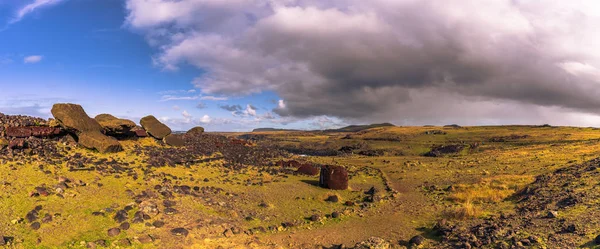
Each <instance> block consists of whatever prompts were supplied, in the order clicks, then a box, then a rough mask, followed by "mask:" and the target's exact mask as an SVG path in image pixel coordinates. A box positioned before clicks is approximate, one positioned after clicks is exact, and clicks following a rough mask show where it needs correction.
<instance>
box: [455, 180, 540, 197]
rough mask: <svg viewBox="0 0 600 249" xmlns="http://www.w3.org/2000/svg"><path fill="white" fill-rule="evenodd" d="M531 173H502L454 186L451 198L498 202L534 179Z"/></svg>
mask: <svg viewBox="0 0 600 249" xmlns="http://www.w3.org/2000/svg"><path fill="white" fill-rule="evenodd" d="M534 179H535V178H534V177H533V176H530V175H502V176H494V177H489V178H484V179H481V180H480V181H479V182H478V183H475V184H459V185H456V186H455V187H454V191H453V193H452V194H451V195H450V197H449V198H450V200H453V201H456V202H460V203H470V202H473V203H475V204H479V203H497V202H500V201H502V200H504V199H506V198H507V197H509V196H511V195H513V194H514V193H515V192H517V191H518V190H520V189H521V188H523V187H525V186H526V185H527V184H529V183H531V182H533V181H534Z"/></svg>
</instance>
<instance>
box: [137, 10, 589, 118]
mask: <svg viewBox="0 0 600 249" xmlns="http://www.w3.org/2000/svg"><path fill="white" fill-rule="evenodd" d="M141 2H144V1H141V0H140V1H134V0H130V1H129V3H130V4H129V5H128V6H129V10H130V13H131V14H130V16H129V19H128V20H129V24H130V25H131V26H133V27H134V28H138V29H142V30H146V32H149V33H152V32H153V31H151V30H149V29H145V28H147V27H148V25H150V26H152V27H163V28H168V27H169V25H170V24H173V23H175V24H178V25H183V26H185V27H186V28H188V29H189V30H191V31H190V32H183V33H177V39H172V40H175V42H170V43H168V44H166V46H164V47H163V48H164V49H163V50H162V52H161V54H160V55H159V57H158V58H157V60H156V61H157V63H159V64H160V65H162V66H164V67H165V68H167V69H176V68H177V65H178V64H180V63H182V62H188V63H191V64H193V65H195V66H197V67H199V68H203V69H205V70H207V74H205V75H204V76H202V77H200V78H198V79H196V81H195V84H196V86H198V87H200V88H201V89H202V90H203V91H204V92H206V93H217V94H224V95H238V94H247V93H252V92H260V91H264V90H272V91H275V92H277V93H278V95H279V96H280V97H281V98H282V99H283V101H285V105H279V106H278V107H277V108H276V109H275V110H274V112H275V113H277V114H279V115H281V116H293V117H309V116H319V115H330V116H337V117H342V118H349V119H372V118H377V119H380V120H386V119H387V120H390V121H394V120H399V119H404V118H407V117H420V118H421V120H426V119H427V120H429V116H423V115H422V114H430V115H433V114H435V115H437V117H436V118H437V119H438V120H447V118H449V117H453V116H462V114H463V113H464V112H466V111H467V110H478V112H477V115H479V117H480V118H481V119H486V118H488V117H487V116H486V112H485V110H481V109H480V108H479V107H481V106H486V108H487V109H488V110H489V113H492V112H494V113H497V114H498V115H504V116H499V117H496V118H497V119H498V120H502V119H505V117H511V116H512V117H517V116H518V117H522V116H524V115H526V113H518V112H525V111H530V110H534V109H536V107H548V108H558V109H561V112H562V110H572V111H574V112H582V113H583V112H588V113H589V112H592V113H600V87H598V86H599V84H600V69H599V68H600V49H599V48H600V35H599V33H598V32H597V31H596V29H597V27H598V26H599V25H600V11H598V10H599V9H600V8H598V7H600V4H598V3H597V2H595V1H591V0H590V1H580V2H578V3H570V2H566V1H547V2H546V1H544V2H541V1H539V2H538V1H520V0H517V1H514V0H495V1H469V0H465V1H463V0H461V1H459V0H450V1H433V0H422V1H414V0H396V1H389V0H373V1H358V0H348V1H336V0H329V1H310V0H303V1H300V0H297V1H270V2H268V3H270V4H263V5H261V4H257V3H267V1H260V0H254V1H251V0H239V1H238V2H237V3H236V4H237V5H235V6H238V7H234V5H233V4H232V5H228V4H223V3H219V4H216V3H214V4H215V6H216V7H219V8H226V9H227V10H228V11H227V16H228V17H227V18H223V19H219V20H218V21H216V22H211V23H186V20H188V19H189V18H190V17H191V16H193V14H198V13H201V12H202V8H200V7H197V4H198V2H203V4H204V5H206V4H210V3H211V2H212V1H208V0H207V1H191V0H188V1H180V2H178V3H177V4H174V3H172V2H170V1H155V2H154V4H155V6H153V7H157V8H164V9H165V10H172V11H173V13H174V14H173V16H170V19H169V20H154V19H152V16H151V15H150V13H145V12H144V10H145V9H147V8H144V7H148V6H147V5H151V4H150V3H148V2H144V3H145V4H147V5H143V4H141ZM159 2H160V4H159ZM136 4H137V5H136ZM200 5H202V4H200ZM215 6H212V7H215ZM257 6H262V7H257ZM184 7H185V8H192V9H194V11H188V12H186V11H174V10H178V9H179V8H181V9H183V8H184ZM196 7H197V8H196ZM236 8H237V9H236ZM247 13H252V15H253V16H254V17H255V21H253V22H246V21H240V20H242V19H240V17H241V15H246V14H247ZM144 14H148V15H147V16H146V15H144ZM141 17H144V18H141ZM209 25H210V26H209ZM228 30H237V31H239V32H235V33H230V32H228ZM153 34H154V33H153ZM432 95H434V96H438V97H437V98H436V97H433V98H428V102H426V103H425V102H423V100H422V99H419V98H421V97H423V96H432ZM449 103H451V104H449ZM481 103H486V105H481ZM490 103H498V104H506V105H510V106H517V107H518V106H521V108H515V109H514V111H513V112H497V111H495V110H496V109H495V108H494V106H493V105H489V104H490ZM447 106H452V107H454V108H453V109H448V108H447ZM238 107H239V108H236V109H235V110H230V111H237V112H239V111H241V110H242V107H241V106H238ZM425 108H427V109H425ZM558 109H557V110H558ZM226 110H227V109H226ZM438 110H445V111H443V112H440V111H438ZM556 112H557V114H558V111H556ZM517 113H518V114H517ZM522 114H523V115H522ZM416 121H417V122H418V121H419V120H416Z"/></svg>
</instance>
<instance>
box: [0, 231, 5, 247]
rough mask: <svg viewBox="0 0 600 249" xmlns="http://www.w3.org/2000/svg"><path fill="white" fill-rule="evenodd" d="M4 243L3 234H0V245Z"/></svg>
mask: <svg viewBox="0 0 600 249" xmlns="http://www.w3.org/2000/svg"><path fill="white" fill-rule="evenodd" d="M5 245H6V240H5V239H4V236H2V235H1V234H0V246H5Z"/></svg>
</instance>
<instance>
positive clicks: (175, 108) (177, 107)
mask: <svg viewBox="0 0 600 249" xmlns="http://www.w3.org/2000/svg"><path fill="white" fill-rule="evenodd" d="M171 108H173V110H175V111H179V110H181V107H179V106H178V105H174V106H173V107H171Z"/></svg>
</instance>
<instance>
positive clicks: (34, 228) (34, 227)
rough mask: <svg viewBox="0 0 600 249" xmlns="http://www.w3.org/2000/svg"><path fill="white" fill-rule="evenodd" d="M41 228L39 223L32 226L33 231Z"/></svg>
mask: <svg viewBox="0 0 600 249" xmlns="http://www.w3.org/2000/svg"><path fill="white" fill-rule="evenodd" d="M40 226H41V224H40V223H39V222H37V221H36V222H34V223H31V225H30V227H31V229H33V230H38V229H40Z"/></svg>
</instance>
